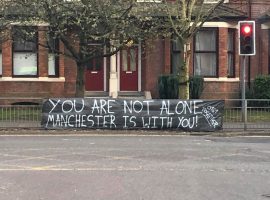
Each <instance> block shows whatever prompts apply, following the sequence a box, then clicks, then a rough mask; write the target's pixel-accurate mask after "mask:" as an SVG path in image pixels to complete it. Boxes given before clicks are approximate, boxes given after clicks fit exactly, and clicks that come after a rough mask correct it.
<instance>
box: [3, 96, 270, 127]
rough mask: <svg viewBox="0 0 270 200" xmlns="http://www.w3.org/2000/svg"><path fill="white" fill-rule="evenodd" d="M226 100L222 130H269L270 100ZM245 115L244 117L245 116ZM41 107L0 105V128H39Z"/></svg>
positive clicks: (39, 105)
mask: <svg viewBox="0 0 270 200" xmlns="http://www.w3.org/2000/svg"><path fill="white" fill-rule="evenodd" d="M244 103H245V105H246V107H245V108H244V109H245V110H243V108H242V100H241V99H226V100H225V109H224V116H223V129H224V130H232V131H233V130H270V99H263V100H261V99H260V100H259V99H248V100H245V102H244ZM245 115H246V116H245ZM41 117H42V105H41V104H38V105H0V128H41V125H40V122H41Z"/></svg>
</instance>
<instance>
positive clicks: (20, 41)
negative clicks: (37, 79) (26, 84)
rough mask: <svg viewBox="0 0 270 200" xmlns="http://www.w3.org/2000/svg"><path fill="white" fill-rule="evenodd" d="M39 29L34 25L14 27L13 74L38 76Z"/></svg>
mask: <svg viewBox="0 0 270 200" xmlns="http://www.w3.org/2000/svg"><path fill="white" fill-rule="evenodd" d="M37 74H38V67H37V30H36V28H33V27H14V29H13V75H14V76H37Z"/></svg>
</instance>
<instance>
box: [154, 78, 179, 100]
mask: <svg viewBox="0 0 270 200" xmlns="http://www.w3.org/2000/svg"><path fill="white" fill-rule="evenodd" d="M178 88H179V81H178V76H177V75H173V74H169V75H161V76H159V78H158V89H159V97H160V98H161V99H178Z"/></svg>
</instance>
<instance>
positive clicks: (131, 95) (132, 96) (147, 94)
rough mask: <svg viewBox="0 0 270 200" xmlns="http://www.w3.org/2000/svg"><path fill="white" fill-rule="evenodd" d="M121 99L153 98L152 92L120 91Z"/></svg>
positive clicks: (119, 96)
mask: <svg viewBox="0 0 270 200" xmlns="http://www.w3.org/2000/svg"><path fill="white" fill-rule="evenodd" d="M118 98H119V99H151V93H150V92H130V91H127V92H118Z"/></svg>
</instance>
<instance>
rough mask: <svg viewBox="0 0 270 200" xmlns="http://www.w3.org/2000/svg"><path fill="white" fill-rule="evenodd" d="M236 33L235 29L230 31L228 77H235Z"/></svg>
mask: <svg viewBox="0 0 270 200" xmlns="http://www.w3.org/2000/svg"><path fill="white" fill-rule="evenodd" d="M234 38H235V31H234V29H229V31H228V43H227V44H228V46H227V48H228V68H227V71H228V77H234V76H235V68H234V55H235V51H234V47H235V39H234Z"/></svg>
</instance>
